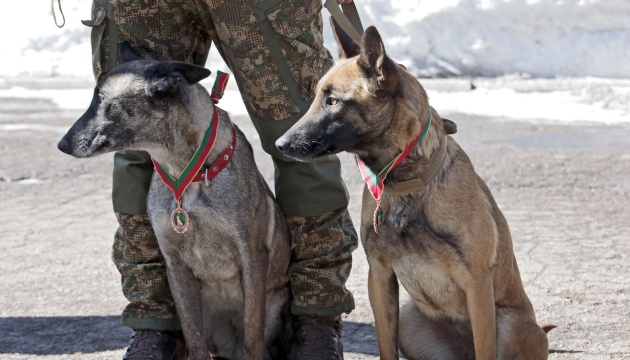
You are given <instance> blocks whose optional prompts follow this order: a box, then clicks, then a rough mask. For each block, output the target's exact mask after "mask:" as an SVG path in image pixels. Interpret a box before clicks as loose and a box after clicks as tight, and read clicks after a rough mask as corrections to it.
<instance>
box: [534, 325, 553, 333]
mask: <svg viewBox="0 0 630 360" xmlns="http://www.w3.org/2000/svg"><path fill="white" fill-rule="evenodd" d="M538 326H540V328H541V329H542V331H544V332H545V334H547V333H548V332H550V331H551V330H552V329H554V328H557V326H556V325H551V324H538Z"/></svg>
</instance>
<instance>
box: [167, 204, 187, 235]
mask: <svg viewBox="0 0 630 360" xmlns="http://www.w3.org/2000/svg"><path fill="white" fill-rule="evenodd" d="M189 223H190V219H189V218H188V213H187V212H186V211H185V210H184V209H182V207H181V201H178V202H177V208H175V210H173V212H172V213H171V225H172V226H173V230H175V232H176V233H178V234H183V233H185V232H186V230H188V224H189Z"/></svg>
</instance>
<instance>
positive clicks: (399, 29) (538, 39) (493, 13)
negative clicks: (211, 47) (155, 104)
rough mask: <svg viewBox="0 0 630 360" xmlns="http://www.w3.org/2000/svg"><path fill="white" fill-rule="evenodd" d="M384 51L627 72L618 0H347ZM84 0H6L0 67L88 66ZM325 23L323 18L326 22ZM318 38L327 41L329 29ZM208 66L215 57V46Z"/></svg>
mask: <svg viewBox="0 0 630 360" xmlns="http://www.w3.org/2000/svg"><path fill="white" fill-rule="evenodd" d="M356 1H357V5H358V7H359V12H360V14H361V18H362V21H363V24H364V25H365V26H368V25H375V26H377V28H378V29H379V31H380V32H381V34H382V36H383V38H384V39H385V41H386V48H387V51H388V53H389V54H390V56H392V57H393V58H396V59H397V60H398V61H400V62H402V63H404V64H405V65H407V67H408V68H410V69H411V70H412V71H413V72H415V73H416V74H418V75H421V76H499V75H503V74H521V75H524V76H531V77H583V76H596V77H608V78H630V61H628V59H630V46H628V44H630V1H628V0H404V1H401V0H356ZM90 3H91V1H89V0H62V6H63V9H64V13H65V14H66V20H67V25H66V27H65V28H63V29H58V28H57V27H56V26H55V25H54V24H53V20H52V16H51V14H50V6H49V4H50V3H49V2H48V1H42V0H21V1H11V2H10V3H7V4H6V5H5V7H4V11H3V13H2V15H0V20H1V21H0V32H2V34H3V41H2V48H1V49H0V59H2V60H1V63H2V65H3V66H1V67H0V75H4V76H7V75H8V76H14V75H30V76H54V75H73V76H86V77H89V76H90V74H91V69H90V46H89V29H88V28H87V27H85V26H83V25H82V24H81V23H80V20H81V19H87V18H89V15H90ZM326 24H327V21H326ZM325 37H326V42H327V44H328V45H330V46H329V47H330V48H331V49H332V51H336V50H334V44H333V38H332V35H331V33H330V31H329V30H327V32H326V34H325ZM208 66H211V67H213V68H216V67H217V66H221V61H220V58H219V57H218V56H217V55H216V54H215V55H214V56H213V57H212V58H211V59H210V64H209V65H208Z"/></svg>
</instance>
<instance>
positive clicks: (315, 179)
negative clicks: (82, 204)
mask: <svg viewBox="0 0 630 360" xmlns="http://www.w3.org/2000/svg"><path fill="white" fill-rule="evenodd" d="M321 7H322V6H321V1H320V0H302V1H295V0H262V1H261V0H242V1H238V0H220V1H218V0H93V9H92V10H93V11H92V19H91V20H89V21H84V23H85V24H86V25H88V26H91V27H92V48H93V67H94V75H95V77H96V78H97V79H99V78H100V76H101V75H102V74H103V73H105V72H106V71H108V70H109V69H111V68H112V67H114V66H115V65H116V47H117V44H118V42H119V41H128V42H130V43H131V44H132V46H133V47H134V49H136V50H137V51H138V52H139V53H140V54H142V55H143V56H145V57H147V58H154V59H158V60H180V61H187V62H191V63H194V64H197V65H204V63H205V60H206V58H207V56H208V52H209V50H210V45H211V43H214V44H215V46H216V47H217V49H218V51H219V52H220V54H221V55H222V56H223V58H224V60H225V61H226V63H227V64H228V66H229V67H230V69H231V71H232V72H233V73H234V77H235V79H236V82H237V84H238V87H239V90H240V92H241V96H242V97H243V100H244V102H245V105H246V107H247V110H248V112H249V115H250V117H251V119H252V122H253V123H254V126H255V127H256V129H257V131H258V133H259V135H260V139H261V142H262V144H263V148H264V149H265V151H267V152H268V153H270V154H271V155H272V158H273V160H274V164H275V167H276V182H275V187H276V197H277V199H278V202H279V203H280V206H281V208H282V210H283V211H284V212H285V214H287V215H289V217H288V220H289V224H290V229H291V230H290V233H291V239H292V248H293V257H292V264H291V268H290V271H291V273H290V279H291V287H292V293H293V300H292V310H293V311H294V312H295V313H297V314H311V315H322V316H330V315H337V314H340V313H342V312H349V311H350V310H352V309H353V308H354V301H353V298H352V296H351V294H350V293H349V292H348V291H347V290H346V289H345V285H344V284H345V281H346V279H347V277H348V274H349V271H350V267H351V255H350V253H351V251H352V250H353V249H354V248H355V247H356V244H357V237H356V233H355V231H354V228H353V227H352V223H351V221H350V218H349V216H348V214H347V211H346V210H345V208H346V207H347V205H348V194H347V191H346V189H345V186H344V184H343V182H342V181H341V174H340V164H339V160H338V159H337V157H336V156H330V157H324V158H321V159H318V160H316V161H313V162H310V163H306V164H296V163H295V162H292V161H287V160H286V159H285V158H283V157H282V155H281V154H280V153H279V152H278V151H277V149H275V146H274V142H275V140H276V139H277V138H278V137H279V136H280V135H282V134H283V133H284V132H285V131H286V130H287V129H288V128H289V127H290V126H291V125H292V124H294V123H295V122H296V121H297V120H298V119H299V118H300V117H301V116H302V115H303V114H304V112H306V110H307V109H308V107H309V105H310V102H311V101H312V99H313V95H314V91H313V90H314V88H315V86H316V83H317V81H318V80H319V78H320V77H321V76H322V75H323V74H324V73H325V72H326V71H327V70H328V68H330V66H331V65H332V59H331V56H330V54H329V53H328V51H327V50H326V49H325V48H324V46H323V39H322V33H321V29H322V19H321V13H320V12H321ZM228 111H229V109H228ZM151 176H152V166H151V163H150V158H149V156H148V154H146V153H142V152H137V151H121V152H118V153H117V154H116V155H115V161H114V186H113V195H112V198H113V202H114V210H115V211H116V212H117V213H120V214H132V215H133V214H146V194H147V191H148V184H149V182H150V179H151ZM339 209H341V210H339ZM119 217H120V219H123V218H124V217H125V216H124V215H120V216H119ZM147 224H148V223H147ZM147 224H145V226H148V225H147ZM120 226H121V228H124V227H125V226H129V223H126V222H125V221H120ZM124 233H125V230H119V232H118V233H117V236H116V238H115V244H114V249H115V255H114V258H115V261H116V263H117V264H118V265H119V264H123V262H121V261H119V260H117V256H118V259H123V258H124V259H130V260H129V262H128V264H127V263H125V264H124V265H119V269H120V271H121V274H122V277H123V291H124V292H125V295H126V296H127V298H128V299H129V300H130V301H131V302H132V304H130V305H129V307H128V308H127V309H126V310H125V314H124V317H123V322H124V323H125V324H127V325H129V326H132V327H134V326H135V327H138V326H139V325H140V324H147V321H149V320H147V318H152V319H155V322H154V323H156V324H158V325H156V326H153V325H149V326H145V325H142V327H143V328H155V327H157V326H160V327H162V325H164V326H167V325H166V324H171V323H172V320H173V319H175V314H174V313H173V308H172V302H171V300H169V298H168V297H164V296H163V294H165V291H168V288H167V286H166V281H165V280H164V274H163V272H162V273H158V272H155V271H153V266H163V260H162V259H161V257H160V256H156V253H157V254H158V255H159V251H158V250H157V247H156V246H155V245H154V242H155V239H154V237H153V236H150V237H146V238H143V239H142V241H143V242H144V241H146V242H147V243H146V244H145V245H137V244H134V242H135V238H134V236H133V234H134V233H131V234H132V236H131V237H130V238H129V237H126V236H122V234H124ZM138 249H144V250H148V249H151V251H150V252H151V254H150V255H147V259H149V258H150V259H151V260H150V261H149V260H147V261H149V262H150V266H146V265H147V263H145V262H141V263H139V264H138V269H133V270H130V269H131V268H132V267H133V265H132V264H133V263H134V261H136V259H137V257H136V254H137V251H139V250H138ZM117 251H118V252H117ZM124 253H127V255H123V254H124ZM117 254H120V255H117ZM125 261H126V260H125ZM143 261H144V260H143ZM160 264H162V265H160ZM142 269H150V270H151V271H150V273H151V274H152V275H151V276H156V277H157V276H160V277H161V279H159V280H158V279H156V280H155V281H153V280H151V281H149V280H147V281H143V282H142V283H143V284H150V285H151V286H150V287H149V286H147V287H143V286H142V285H138V284H133V281H134V280H129V281H127V280H126V277H127V276H128V274H129V273H132V272H133V271H136V270H137V271H143V270H142ZM144 276H145V275H142V276H140V275H132V276H131V279H144ZM146 276H149V275H146ZM147 279H148V278H147ZM131 285H133V286H131ZM138 292H139V293H141V294H148V295H146V296H144V295H141V296H139V297H138V296H136V295H135V294H136V293H138ZM152 294H155V297H153V295H152ZM136 301H139V302H142V303H144V304H145V305H134V304H133V303H134V302H136ZM152 301H154V303H153V304H149V303H150V302H152ZM147 304H148V305H147ZM138 309H141V310H138ZM146 309H151V310H150V311H145V310H146ZM157 309H161V310H157ZM154 310H155V311H154ZM161 320H164V321H163V322H161ZM168 326H170V325H168Z"/></svg>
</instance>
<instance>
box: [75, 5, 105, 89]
mask: <svg viewBox="0 0 630 360" xmlns="http://www.w3.org/2000/svg"><path fill="white" fill-rule="evenodd" d="M81 23H82V24H83V25H85V26H89V27H91V28H92V34H91V43H92V71H93V72H94V78H95V79H96V81H98V80H99V78H100V77H101V75H102V74H104V73H105V72H107V71H108V70H109V60H110V59H109V54H110V49H109V36H108V34H107V26H108V25H107V9H106V8H105V7H103V6H101V5H100V4H97V3H96V2H92V18H91V19H90V20H81Z"/></svg>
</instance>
